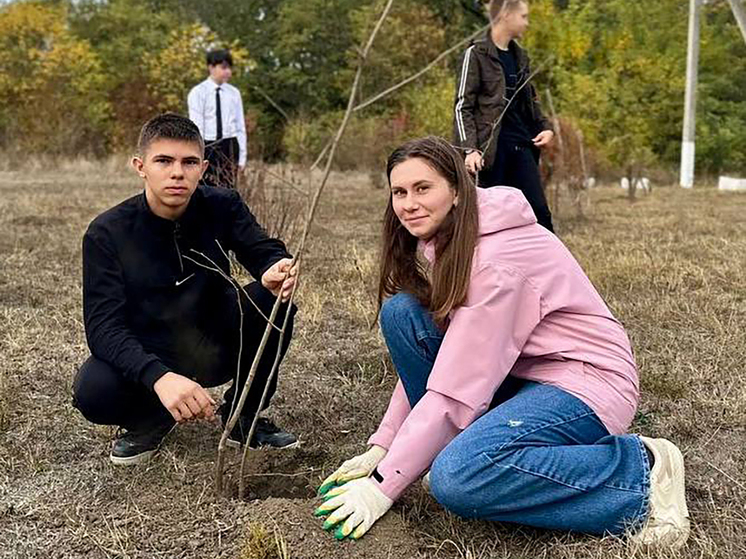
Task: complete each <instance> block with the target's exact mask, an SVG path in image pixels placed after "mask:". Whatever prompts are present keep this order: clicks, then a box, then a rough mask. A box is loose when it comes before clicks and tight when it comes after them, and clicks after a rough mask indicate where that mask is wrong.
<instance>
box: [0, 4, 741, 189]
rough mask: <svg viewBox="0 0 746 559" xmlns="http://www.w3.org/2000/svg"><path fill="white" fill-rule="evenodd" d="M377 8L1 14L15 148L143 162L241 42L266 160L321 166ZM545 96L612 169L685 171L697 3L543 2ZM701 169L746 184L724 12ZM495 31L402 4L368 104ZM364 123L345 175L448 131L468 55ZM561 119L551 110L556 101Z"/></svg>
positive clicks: (732, 29)
mask: <svg viewBox="0 0 746 559" xmlns="http://www.w3.org/2000/svg"><path fill="white" fill-rule="evenodd" d="M379 9H380V1H379V0H303V1H298V0H242V1H240V2H236V1H235V0H211V2H203V1H202V0H77V1H73V0H37V1H25V0H22V1H11V2H6V3H5V4H4V5H3V6H2V7H1V8H0V148H2V149H3V150H4V151H5V152H6V154H8V155H9V156H14V157H22V156H23V155H26V154H38V153H45V154H52V155H60V156H70V155H78V154H85V155H93V156H100V155H105V154H108V153H111V152H116V151H122V150H130V149H131V147H132V145H133V144H134V141H135V138H136V135H137V132H138V129H139V126H140V124H141V123H142V122H143V121H144V120H145V119H146V118H148V117H149V116H151V115H153V114H155V113H156V112H159V111H164V110H174V111H178V112H182V113H184V112H185V111H186V95H187V92H188V91H189V88H191V87H192V86H193V85H194V84H196V83H197V82H198V81H200V80H202V79H204V76H205V67H204V53H205V51H206V50H207V49H209V48H212V47H217V46H220V47H222V46H228V47H230V48H231V49H232V51H233V53H234V58H235V59H236V65H235V67H234V79H233V82H232V83H234V85H236V86H237V87H239V89H241V91H242V93H243V95H244V100H245V103H246V114H247V120H248V125H249V126H248V128H249V144H250V152H251V156H252V157H259V156H261V157H263V158H265V159H270V160H276V159H289V160H292V161H303V162H306V163H308V162H310V161H313V159H314V158H315V157H316V155H317V154H318V153H319V152H320V151H321V149H322V148H323V147H324V145H325V144H326V142H327V141H328V139H329V137H330V135H331V133H332V130H333V129H334V128H335V127H336V125H337V123H338V121H339V118H340V116H341V113H342V111H343V109H344V105H345V102H346V95H347V91H348V89H349V85H350V83H351V81H352V77H353V73H354V67H355V63H356V59H355V57H356V48H357V47H358V46H359V45H360V43H361V42H362V40H363V38H364V37H366V36H367V34H368V32H369V31H370V29H369V27H370V26H371V25H372V23H373V21H374V20H375V17H374V16H375V13H376V11H377V10H379ZM531 10H532V14H531V29H530V31H529V33H528V36H527V38H526V41H525V43H526V46H527V47H528V49H529V52H530V53H531V55H532V58H533V62H534V65H535V66H536V65H538V64H540V63H542V62H544V61H546V65H545V66H544V69H543V71H542V72H540V73H539V74H538V75H537V76H536V78H535V79H536V82H537V86H538V89H539V91H541V92H544V91H546V90H549V91H551V92H552V96H553V100H554V104H555V107H556V109H557V112H558V113H559V114H560V115H562V117H563V119H567V120H568V121H569V122H572V123H573V124H574V125H575V126H576V127H577V128H578V129H579V130H581V131H582V132H583V136H584V138H585V141H586V143H587V145H588V147H589V149H590V150H591V151H592V153H593V155H594V158H595V159H596V161H597V162H598V163H599V164H600V165H602V166H603V167H605V168H607V169H612V170H613V169H616V168H623V167H626V166H628V165H630V164H636V165H643V166H648V167H650V166H654V167H664V168H665V167H668V168H675V167H676V165H677V164H678V157H679V142H680V137H681V122H682V118H683V91H684V78H685V65H686V33H687V17H688V3H687V2H685V1H683V0H658V1H657V2H644V3H643V2H629V1H628V0H531ZM703 16H704V17H703V21H702V44H701V55H700V89H699V105H698V127H697V135H698V137H697V168H698V170H699V171H704V172H708V173H719V172H733V173H741V174H746V44H744V41H743V39H742V37H741V35H740V33H739V30H738V27H737V25H736V22H735V20H734V18H733V16H732V14H731V13H730V9H729V7H728V4H727V2H726V1H725V0H714V1H712V2H710V3H709V4H708V5H707V6H706V7H705V8H704V10H703ZM486 23H487V21H486V19H485V17H484V15H483V12H482V11H481V10H480V9H479V8H478V7H477V6H475V2H474V1H473V0H398V1H397V2H396V4H395V8H394V10H393V13H392V15H391V16H390V17H389V19H388V20H387V22H386V23H385V25H384V28H383V30H382V32H381V34H380V36H379V39H378V40H377V43H376V45H375V48H374V50H373V55H372V58H371V60H370V62H369V64H368V65H367V67H366V72H365V75H364V82H363V84H362V87H361V91H360V100H364V99H366V98H368V97H370V96H371V95H373V94H375V93H377V92H379V91H381V90H383V89H386V88H387V87H389V86H390V85H393V84H395V83H397V82H398V81H400V80H401V79H403V78H405V77H407V76H408V75H410V74H412V73H414V72H416V71H417V70H419V69H420V68H422V67H423V66H424V65H425V64H427V63H428V62H429V61H430V60H432V59H433V58H435V57H436V56H437V55H438V54H439V53H440V52H442V51H444V50H445V49H447V48H448V47H449V46H450V45H453V44H455V43H457V42H458V41H459V40H461V39H462V38H463V37H466V36H467V35H469V34H470V33H472V32H474V31H475V30H477V29H478V28H479V27H480V26H482V25H485V24H486ZM461 52H462V49H460V50H459V51H458V53H454V55H453V56H450V57H448V59H446V60H444V61H443V63H441V64H439V65H438V66H436V67H435V68H434V69H433V70H432V71H430V72H429V73H428V74H426V75H425V76H424V77H422V78H420V79H419V80H418V81H417V82H416V83H414V84H411V85H409V86H407V87H405V88H403V89H401V90H399V91H398V92H396V93H395V94H393V95H391V96H389V97H387V98H385V99H383V100H381V101H380V102H378V103H376V104H374V105H372V106H370V107H368V108H366V109H364V110H362V111H360V112H358V113H357V116H358V118H357V119H355V121H354V123H353V125H352V127H351V129H350V130H349V133H348V135H347V137H346V140H345V145H344V146H343V149H342V150H341V151H340V153H339V160H338V164H339V166H340V167H342V168H350V167H360V166H374V165H380V164H381V162H380V159H381V158H382V156H383V154H384V153H385V151H386V150H388V149H389V148H390V147H391V146H392V145H394V144H395V143H397V142H399V141H401V140H402V139H403V138H404V137H411V136H414V135H422V134H426V133H434V134H440V135H444V136H446V137H450V135H451V119H452V104H453V95H454V88H455V76H456V73H457V67H458V65H459V59H460V53H461ZM545 108H546V104H545Z"/></svg>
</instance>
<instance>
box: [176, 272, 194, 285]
mask: <svg viewBox="0 0 746 559" xmlns="http://www.w3.org/2000/svg"><path fill="white" fill-rule="evenodd" d="M192 276H194V274H190V275H188V276H187V277H185V278H184V279H183V280H176V287H179V286H180V285H181V284H182V283H184V282H185V281H187V280H188V279H190V278H191V277H192Z"/></svg>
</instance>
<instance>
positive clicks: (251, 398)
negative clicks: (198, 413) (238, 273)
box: [73, 282, 296, 429]
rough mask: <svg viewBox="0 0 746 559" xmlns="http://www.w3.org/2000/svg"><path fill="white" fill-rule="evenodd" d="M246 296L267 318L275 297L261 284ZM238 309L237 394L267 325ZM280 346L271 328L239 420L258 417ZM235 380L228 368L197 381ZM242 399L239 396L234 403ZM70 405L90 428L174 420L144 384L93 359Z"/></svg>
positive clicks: (280, 316) (250, 310) (228, 395)
mask: <svg viewBox="0 0 746 559" xmlns="http://www.w3.org/2000/svg"><path fill="white" fill-rule="evenodd" d="M246 291H247V293H248V294H249V296H250V297H251V299H252V300H253V301H254V302H255V303H257V306H258V307H259V308H260V309H261V310H262V312H263V313H264V314H265V315H266V316H267V317H269V314H270V312H271V310H272V306H273V305H274V301H275V298H274V296H273V295H272V294H271V293H270V292H269V291H267V290H266V289H265V288H264V287H262V286H261V284H260V283H259V282H253V283H250V284H249V285H247V286H246ZM242 307H243V309H244V326H243V332H244V336H243V352H242V354H243V357H242V359H241V377H240V379H239V382H238V387H240V389H241V390H242V389H243V386H244V384H245V382H246V379H247V378H248V375H249V370H250V369H251V363H252V362H253V360H254V356H255V355H256V352H257V349H258V348H259V343H260V342H261V339H262V335H263V334H264V328H265V326H266V324H267V322H266V320H265V319H264V318H263V317H262V316H261V315H260V314H259V313H258V312H257V311H256V309H255V308H254V306H253V305H252V304H251V303H250V302H248V301H244V302H243V304H242ZM287 307H288V306H287V304H283V305H282V306H281V307H280V310H279V312H278V313H277V317H276V318H275V324H276V325H277V326H278V327H282V323H283V320H284V316H285V313H286V312H287ZM295 311H296V308H295V306H293V308H292V309H291V311H290V312H291V316H290V318H289V319H288V326H287V330H286V331H285V336H284V339H283V344H282V350H281V359H282V357H284V355H285V353H286V352H287V349H288V346H289V344H290V339H291V337H292V334H293V318H294V315H295ZM215 312H216V313H220V310H219V309H216V310H215ZM278 341H279V332H278V331H277V330H274V329H273V330H272V333H271V334H270V337H269V340H268V341H267V346H266V348H265V350H264V353H263V354H262V358H261V360H260V361H259V366H258V368H257V371H256V375H255V377H254V381H253V382H252V384H251V388H250V389H249V394H248V397H247V399H246V403H245V405H244V407H243V410H242V413H241V415H243V416H246V417H249V418H253V417H254V414H256V413H257V410H258V408H259V402H260V400H261V397H262V391H263V390H264V386H265V385H266V383H267V378H268V377H269V373H270V371H271V369H272V364H273V363H274V360H275V354H276V352H277V345H278ZM175 372H178V373H180V374H185V375H188V372H186V371H178V370H176V371H175ZM277 377H278V375H277V374H275V377H274V379H273V380H272V383H271V384H270V386H269V389H268V391H267V399H266V401H265V405H264V408H266V407H267V406H268V405H269V401H270V399H271V397H272V395H273V394H274V393H275V390H276V389H277ZM235 378H236V368H235V367H230V368H228V367H226V368H225V369H221V370H218V371H214V372H212V376H211V377H210V378H206V379H200V380H201V384H202V385H203V386H208V387H209V386H218V385H220V384H224V383H226V382H229V381H231V380H233V379H235ZM236 387H237V385H236V383H235V382H234V383H233V384H232V385H231V386H230V387H229V388H228V390H226V391H225V394H224V395H223V398H224V400H225V402H226V403H227V407H226V413H227V411H228V409H229V408H230V406H231V404H232V402H233V397H234V395H235V393H236ZM240 397H241V395H240V393H239V394H238V397H237V398H236V401H238V398H240ZM73 405H74V406H75V407H76V408H78V409H79V410H80V412H81V413H82V414H83V416H84V417H85V418H86V419H87V420H88V421H90V422H92V423H98V424H102V425H119V426H121V427H124V428H126V429H137V428H143V427H147V426H149V425H153V424H156V423H159V422H164V421H172V419H171V414H170V413H169V412H168V411H167V410H166V408H165V407H164V406H163V404H162V403H161V401H160V400H159V399H158V396H157V395H156V394H155V392H152V391H151V390H150V389H149V388H147V387H146V386H144V385H142V384H138V383H133V382H130V381H128V380H126V379H125V378H124V376H123V375H122V374H121V373H120V372H119V371H117V370H116V369H114V368H113V367H111V366H110V365H109V364H108V363H105V362H104V361H101V360H100V359H97V358H96V357H93V356H91V357H89V358H88V360H87V361H86V362H85V363H83V365H82V366H81V368H80V370H79V371H78V373H77V375H76V376H75V381H74V383H73ZM264 408H263V409H264Z"/></svg>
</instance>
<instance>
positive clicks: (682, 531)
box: [632, 437, 689, 548]
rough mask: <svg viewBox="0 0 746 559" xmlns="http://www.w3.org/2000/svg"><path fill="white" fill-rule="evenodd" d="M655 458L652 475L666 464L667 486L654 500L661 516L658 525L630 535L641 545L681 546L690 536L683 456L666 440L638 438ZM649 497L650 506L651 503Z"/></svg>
mask: <svg viewBox="0 0 746 559" xmlns="http://www.w3.org/2000/svg"><path fill="white" fill-rule="evenodd" d="M640 438H641V439H642V440H643V441H644V443H645V446H647V447H648V448H649V449H650V451H651V452H652V453H653V456H654V457H655V464H654V465H653V471H652V472H651V478H652V477H653V476H654V475H655V474H657V473H659V471H660V468H661V467H662V464H664V463H667V464H668V467H669V469H670V472H669V473H670V475H668V476H666V478H667V479H666V480H665V481H666V482H667V483H668V484H670V485H669V487H668V488H666V490H665V491H663V492H662V495H660V498H659V499H658V500H657V501H656V503H655V505H656V507H655V516H656V517H657V518H659V519H663V520H664V523H663V524H661V525H660V526H649V527H648V526H646V527H643V529H642V530H641V531H640V532H639V533H638V534H636V535H635V536H633V538H632V539H633V540H634V541H636V542H639V543H641V544H643V545H668V546H671V547H673V548H680V547H682V546H683V545H684V544H685V543H686V541H687V539H689V508H688V507H687V505H686V489H685V483H684V455H683V454H681V451H680V450H679V449H678V447H677V446H676V445H675V444H673V443H672V442H671V441H668V440H666V439H650V438H647V437H640ZM652 504H653V503H652V499H651V506H652Z"/></svg>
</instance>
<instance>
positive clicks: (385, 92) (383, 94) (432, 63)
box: [311, 24, 490, 170]
mask: <svg viewBox="0 0 746 559" xmlns="http://www.w3.org/2000/svg"><path fill="white" fill-rule="evenodd" d="M489 27H490V26H489V24H487V25H485V26H484V27H482V28H480V29H478V30H476V31H475V32H474V33H472V34H471V35H469V36H468V37H466V38H464V39H461V40H460V41H459V42H458V43H456V44H455V45H453V46H451V47H449V48H447V49H446V50H444V51H443V52H441V53H440V54H439V55H438V56H436V57H435V58H433V59H432V60H431V61H430V62H428V63H427V64H426V65H425V66H424V67H423V68H422V69H420V70H418V71H417V72H415V73H414V74H412V75H410V76H409V77H407V78H404V79H403V80H402V81H400V82H399V83H397V84H394V85H392V86H391V87H389V88H387V89H385V90H383V91H381V92H379V93H376V94H375V95H373V96H372V97H369V98H368V99H366V100H365V101H362V102H361V103H359V104H358V105H355V107H353V109H352V110H353V111H359V110H361V109H364V108H366V107H368V106H370V105H372V104H373V103H375V102H376V101H379V100H381V99H383V98H384V97H387V96H388V95H390V94H392V93H393V92H394V91H396V90H398V89H401V88H402V87H404V86H405V85H408V84H410V83H412V82H413V81H415V80H416V79H417V78H419V77H420V76H422V75H424V74H426V73H427V72H429V71H430V70H432V68H433V67H434V66H435V65H436V64H437V63H438V62H440V61H441V60H443V59H444V58H445V57H447V56H448V55H450V54H452V53H453V52H454V51H456V50H458V49H459V48H461V47H463V46H464V45H465V44H466V43H468V42H470V41H473V40H474V39H475V38H476V37H478V36H479V35H481V34H482V33H484V32H485V31H486V30H487V29H489ZM331 142H332V141H331V140H329V142H327V144H326V145H325V146H324V149H322V150H321V153H319V155H318V157H317V158H316V161H314V163H313V165H311V170H313V169H315V168H316V167H317V166H318V165H319V163H321V160H322V159H323V158H324V155H325V154H326V152H327V150H328V149H329V146H330V145H331Z"/></svg>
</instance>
